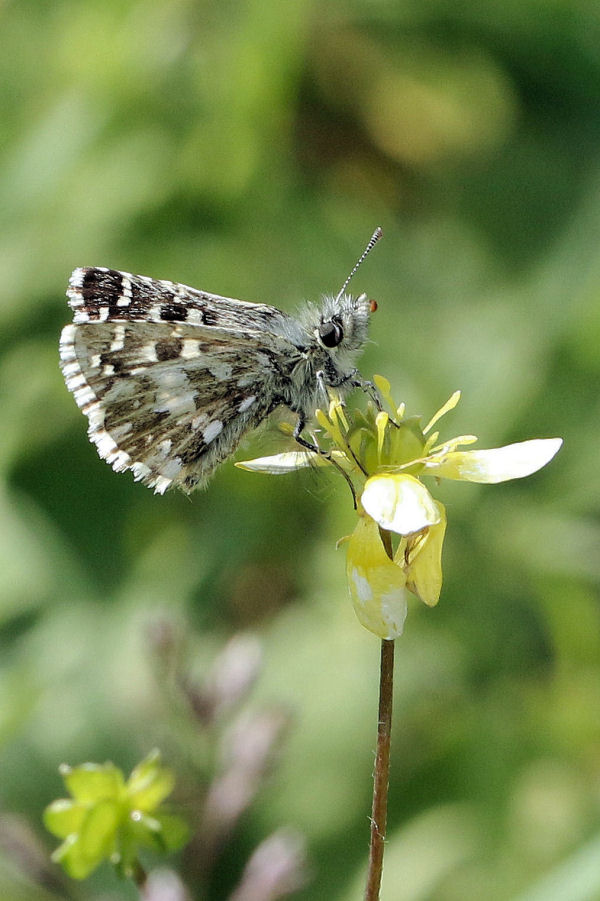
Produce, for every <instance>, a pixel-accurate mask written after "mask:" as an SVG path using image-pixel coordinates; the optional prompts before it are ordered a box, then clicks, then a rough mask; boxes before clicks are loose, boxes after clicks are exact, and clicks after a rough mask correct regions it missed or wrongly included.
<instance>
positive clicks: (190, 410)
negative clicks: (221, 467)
mask: <svg viewBox="0 0 600 901" xmlns="http://www.w3.org/2000/svg"><path fill="white" fill-rule="evenodd" d="M134 286H137V287H135V288H134ZM165 286H168V287H165ZM138 289H139V290H138ZM142 290H143V293H142ZM188 291H193V289H187V288H184V286H181V285H175V284H174V283H170V282H156V281H153V280H150V279H142V277H140V276H131V275H128V274H125V273H116V272H115V271H114V270H98V269H92V270H89V269H88V270H75V273H74V274H73V277H72V279H71V283H70V287H69V292H68V296H69V299H70V304H71V306H72V308H73V310H74V312H75V316H74V320H75V321H74V323H73V324H71V325H67V326H66V327H65V328H64V329H63V332H62V335H61V343H60V356H61V368H62V371H63V375H64V377H65V380H66V383H67V387H68V388H69V389H70V390H71V391H72V392H73V394H74V396H75V399H76V401H77V404H78V405H79V407H80V408H81V409H82V411H83V412H84V413H85V415H86V416H87V417H88V420H89V428H88V434H89V437H90V440H92V441H93V442H94V443H95V444H96V447H97V449H98V453H99V454H100V456H101V457H102V458H103V459H105V460H107V462H108V463H110V464H111V465H112V466H113V468H114V469H115V470H117V471H122V470H126V469H131V470H132V471H133V473H134V477H135V478H136V480H141V481H143V482H144V483H145V484H147V485H148V486H149V487H152V488H154V490H155V491H156V492H159V493H161V494H162V493H163V492H164V491H166V489H167V488H169V487H171V486H172V485H177V486H179V487H180V488H182V489H183V490H184V491H186V492H187V491H191V490H192V488H193V487H194V486H195V485H196V484H198V483H199V482H201V481H204V480H205V479H206V478H207V477H208V476H209V475H210V474H211V473H212V471H213V470H214V469H215V467H216V466H217V465H218V463H220V462H221V460H223V459H224V458H225V457H227V456H229V455H230V454H231V453H232V452H233V451H234V450H235V448H236V447H237V445H238V443H239V441H240V439H241V438H242V436H243V435H244V434H245V432H247V431H248V430H249V429H252V428H254V427H255V426H256V425H258V423H259V422H260V421H261V420H262V419H264V417H265V416H266V415H267V414H268V413H269V412H270V410H271V409H272V408H273V406H275V405H276V403H277V399H276V398H275V396H274V389H273V384H274V382H275V380H276V372H277V368H278V365H279V363H280V358H281V360H283V358H285V355H286V351H287V352H289V349H288V347H287V342H285V340H284V339H283V338H280V337H276V336H274V335H270V334H268V333H267V334H265V332H264V331H261V330H260V329H259V323H260V321H261V320H265V319H266V318H268V315H269V311H272V312H271V315H272V316H277V315H283V314H280V313H279V311H278V310H275V309H274V308H271V307H266V306H263V305H259V304H243V303H242V302H241V301H235V300H232V299H229V298H219V297H218V296H217V295H206V294H204V293H203V292H195V291H194V292H193V294H188V293H186V292H188ZM94 292H95V293H94ZM165 292H168V293H169V296H168V297H167V296H165ZM175 296H176V297H177V300H175V299H174V297H175ZM198 297H200V300H199V299H198ZM125 300H127V301H128V303H127V304H125ZM236 304H240V306H241V312H240V311H238V315H237V318H236V317H235V310H236ZM221 305H222V306H223V308H222V309H221ZM246 307H249V308H251V309H250V310H249V311H248V310H246ZM255 308H256V309H255ZM247 314H248V315H247ZM131 316H135V319H134V320H133V321H132V319H131V318H130V317H131ZM175 316H177V317H178V318H175ZM211 317H212V321H214V323H215V324H214V325H209V324H208V323H207V319H211ZM234 324H236V325H237V328H234V327H233V325H234ZM240 324H241V325H242V326H243V328H240ZM255 326H256V327H255Z"/></svg>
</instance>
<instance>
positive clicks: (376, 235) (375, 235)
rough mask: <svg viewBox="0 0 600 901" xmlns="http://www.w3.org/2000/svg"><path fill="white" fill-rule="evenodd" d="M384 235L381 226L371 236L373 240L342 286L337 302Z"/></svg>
mask: <svg viewBox="0 0 600 901" xmlns="http://www.w3.org/2000/svg"><path fill="white" fill-rule="evenodd" d="M382 235H383V232H382V230H381V229H380V228H379V226H378V227H377V228H376V229H375V231H374V232H373V234H372V235H371V238H370V240H369V243H368V244H367V246H366V247H365V249H364V250H363V252H362V253H361V255H360V256H359V258H358V260H357V261H356V264H355V265H354V267H353V269H352V272H351V273H350V275H349V276H348V278H347V279H346V281H345V282H344V284H343V285H342V287H341V289H340V292H339V294H338V296H337V297H336V300H339V299H340V297H341V296H342V294H343V293H344V291H345V290H346V288H347V287H348V285H349V284H350V281H351V279H352V276H353V275H354V273H355V272H356V270H357V269H358V267H359V266H360V264H361V263H362V261H363V260H364V259H365V257H366V256H368V254H369V253H370V252H371V251H372V250H373V248H374V247H375V245H376V244H377V242H378V241H379V239H380V238H381V236H382Z"/></svg>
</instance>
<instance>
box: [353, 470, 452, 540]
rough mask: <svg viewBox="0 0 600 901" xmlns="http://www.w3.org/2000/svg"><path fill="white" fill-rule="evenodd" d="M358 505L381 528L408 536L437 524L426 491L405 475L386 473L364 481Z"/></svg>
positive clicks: (416, 480)
mask: <svg viewBox="0 0 600 901" xmlns="http://www.w3.org/2000/svg"><path fill="white" fill-rule="evenodd" d="M361 503H362V505H363V507H364V508H365V510H366V511H367V513H368V514H369V516H371V517H372V518H373V519H374V520H375V522H376V523H378V524H379V525H380V526H381V528H382V529H389V530H390V531H391V532H397V533H398V534H399V535H412V534H413V533H414V532H419V531H420V530H421V529H424V528H425V527H426V526H433V525H435V524H436V523H438V522H439V521H440V513H439V510H438V508H437V506H436V503H435V501H434V500H433V498H432V497H431V495H430V493H429V492H428V490H427V488H425V486H424V485H422V484H421V482H419V480H418V479H415V477H414V476H409V475H406V474H405V473H388V474H386V475H380V476H373V477H372V478H370V479H368V480H367V484H366V485H365V490H364V491H363V494H362V497H361Z"/></svg>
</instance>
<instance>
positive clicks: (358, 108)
mask: <svg viewBox="0 0 600 901" xmlns="http://www.w3.org/2000/svg"><path fill="white" fill-rule="evenodd" d="M599 21H600V20H599V17H598V6H597V2H593V0H545V2H540V0H519V2H515V3H506V2H505V0H488V2H486V3H481V2H480V0H464V2H461V3H448V2H447V0H431V2H428V3H422V2H421V3H415V2H410V0H398V2H394V3H391V2H383V0H333V2H329V3H323V2H315V0H294V2H291V3H290V2H287V3H285V2H269V0H236V2H232V0H219V2H216V0H205V2H199V0H152V2H150V0H119V2H117V0H86V2H85V3H82V2H80V0H52V2H47V0H46V2H44V0H21V2H18V3H4V4H2V6H1V8H0V41H1V42H2V53H0V97H1V108H2V137H3V141H2V150H1V151H0V159H1V161H2V164H1V169H0V217H1V218H2V227H1V228H0V405H1V409H2V418H1V423H2V441H1V442H0V643H1V648H2V654H1V656H0V709H1V710H2V717H1V718H0V772H1V773H2V786H1V787H2V806H3V815H2V829H3V833H2V834H3V835H5V836H8V837H10V839H11V840H10V841H8V840H6V841H3V842H2V843H1V847H0V897H2V898H7V899H13V898H14V899H19V901H21V899H26V901H49V899H50V901H64V899H65V898H70V897H72V894H71V891H72V888H71V889H67V888H65V886H64V884H63V883H61V882H59V881H58V877H60V876H61V875H62V874H61V872H60V869H59V868H58V867H56V866H54V867H53V869H52V870H50V871H49V870H47V869H44V867H43V866H41V865H40V861H47V860H48V857H49V854H50V845H51V842H50V841H49V840H48V836H46V835H44V833H43V829H42V828H41V826H40V819H41V811H42V810H43V809H44V808H45V807H46V805H47V804H48V803H49V802H50V800H51V799H52V798H54V797H58V795H59V793H60V789H59V785H58V784H57V780H56V769H57V765H58V763H59V762H60V761H61V760H66V759H68V760H105V759H107V758H109V759H112V760H118V761H119V762H121V764H122V766H123V767H124V769H125V771H128V770H129V768H130V767H132V766H134V765H135V762H136V761H138V760H139V759H140V758H141V757H142V756H143V755H144V754H145V751H146V749H147V748H150V747H154V746H155V745H156V746H159V747H161V749H162V750H163V753H164V754H165V756H166V757H167V758H168V760H169V761H170V762H171V763H172V766H173V769H174V772H175V773H176V774H177V786H178V788H179V790H180V791H181V792H182V796H183V798H184V799H186V801H187V802H188V804H189V808H190V812H191V813H192V816H191V818H190V822H191V823H192V824H193V825H194V833H196V831H197V824H198V823H199V822H204V819H203V818H205V819H206V822H208V821H209V820H210V818H209V817H208V811H207V807H206V805H207V801H208V800H210V799H211V798H213V797H214V796H217V797H220V798H222V797H223V795H222V794H221V795H219V793H218V791H217V786H218V785H220V784H221V782H220V780H221V779H223V778H224V776H225V774H231V772H233V773H234V774H237V775H239V773H240V772H241V771H242V772H243V773H244V774H245V775H244V778H243V779H242V780H241V784H242V785H244V786H245V787H246V788H248V792H247V795H249V796H251V798H252V799H253V804H252V806H251V808H250V806H249V805H247V806H245V807H243V806H242V807H241V808H237V810H238V811H239V810H240V809H241V813H239V814H238V815H236V816H233V814H232V816H231V820H229V821H227V822H228V826H227V828H225V827H224V826H223V823H222V821H221V820H218V825H219V829H217V828H216V827H215V825H214V822H215V821H214V818H213V819H212V820H210V822H211V823H212V826H211V828H210V829H209V828H208V826H207V825H206V823H205V831H204V832H202V841H201V842H199V843H197V842H196V841H195V840H194V842H193V844H192V846H191V849H192V850H191V851H189V852H188V851H186V853H185V854H184V856H183V858H182V861H181V865H179V863H178V865H177V866H178V871H179V872H180V873H181V878H182V879H183V881H184V882H185V883H186V885H187V886H188V888H189V892H190V895H191V896H192V897H194V898H204V897H210V898H211V899H215V901H222V899H225V898H227V897H228V896H229V895H231V893H232V891H233V890H234V886H236V885H237V884H238V883H239V882H240V880H241V879H242V878H244V877H243V875H242V874H243V873H244V869H245V865H246V861H247V860H248V858H249V857H251V855H252V853H253V850H252V849H256V848H257V847H260V845H261V844H262V842H263V841H265V839H266V837H267V836H270V835H271V834H272V833H273V832H274V831H275V830H278V829H279V828H280V827H282V826H288V825H289V826H292V827H293V828H295V829H296V830H301V831H302V832H303V833H304V834H305V835H306V838H307V841H308V845H309V849H310V857H311V869H312V873H313V874H314V878H313V881H312V884H310V885H306V886H305V887H304V888H303V889H302V891H301V893H300V898H301V899H302V901H320V899H322V898H328V899H331V901H343V899H344V901H345V899H346V898H351V897H352V898H356V897H357V896H359V895H360V890H357V889H356V885H362V868H363V866H364V856H365V849H366V841H367V827H368V823H367V817H368V813H369V809H370V796H369V793H370V775H371V770H372V748H373V742H374V730H375V715H374V709H375V707H374V705H375V693H376V678H377V676H376V669H377V660H378V654H379V649H378V644H377V640H376V639H375V638H371V636H369V635H368V634H367V633H366V632H364V630H362V629H361V628H360V626H358V625H357V624H356V621H355V617H354V614H353V611H352V609H351V604H350V602H349V600H348V598H347V594H346V586H345V575H344V559H343V551H342V552H340V553H336V550H335V542H336V540H337V538H338V537H339V536H340V535H343V534H348V533H349V532H350V531H351V530H352V528H353V517H352V515H350V513H349V511H348V499H347V497H346V492H347V488H346V487H345V485H344V484H343V480H342V479H341V478H339V477H337V478H336V477H335V476H333V477H332V478H331V479H329V480H328V479H327V476H326V474H325V473H324V472H322V471H321V470H319V471H318V472H316V473H311V472H306V473H299V474H293V475H289V476H282V477H280V478H279V479H267V478H265V477H264V476H260V475H256V476H253V475H252V474H248V473H242V472H239V471H237V470H236V469H235V468H234V467H233V466H231V465H229V464H225V465H224V466H223V467H222V468H221V470H220V472H219V473H218V474H217V476H216V478H215V479H214V481H213V482H212V483H211V485H210V486H209V488H208V490H207V491H205V492H201V493H197V494H196V495H194V496H192V498H191V499H190V500H187V499H186V498H184V497H181V496H178V495H175V494H173V495H166V496H165V497H163V498H157V497H154V496H153V495H152V493H151V492H149V491H147V490H146V489H144V488H143V487H141V486H140V485H134V484H133V481H132V479H131V477H130V476H129V475H127V474H124V475H116V474H114V473H113V472H112V471H111V470H110V468H109V467H108V466H107V465H106V464H104V463H103V462H101V461H100V460H99V459H98V457H97V455H96V453H95V450H94V449H93V447H91V446H90V444H89V442H88V440H87V437H86V435H85V419H84V417H83V416H82V415H81V413H80V412H79V411H78V410H77V409H76V407H75V404H74V403H73V399H72V397H71V396H70V395H69V394H68V392H67V391H66V389H65V386H64V383H63V381H62V378H61V375H60V372H59V369H58V352H57V342H58V335H59V332H60V328H61V327H62V326H63V325H64V324H65V323H66V322H67V321H68V320H69V318H70V316H69V313H68V310H67V304H66V298H65V296H64V291H65V288H66V284H67V279H68V276H69V273H70V271H71V270H72V269H73V268H74V267H75V266H80V265H92V266H93V265H107V266H114V267H116V268H121V269H126V270H129V271H134V272H141V273H144V274H147V275H151V276H156V277H159V278H160V277H164V278H173V279H176V280H179V281H183V282H185V283H187V284H192V285H196V286H198V287H200V288H206V289H207V290H209V291H215V292H218V293H222V294H228V295H231V296H233V297H240V298H242V299H247V300H250V301H262V302H267V303H273V304H275V305H279V306H281V307H283V308H285V309H288V310H290V309H293V307H294V305H295V304H296V303H297V302H299V301H301V300H302V299H305V298H306V299H311V298H316V297H318V296H319V295H320V294H321V292H323V291H330V292H335V291H336V290H338V289H339V287H340V286H341V284H342V283H343V280H344V278H345V276H346V274H347V272H348V270H349V268H350V266H351V265H352V263H353V262H354V260H355V258H356V256H357V254H358V253H359V252H360V250H361V248H362V247H363V246H364V242H365V240H366V239H367V238H368V236H369V234H371V232H372V230H373V228H374V227H375V226H376V225H381V226H382V227H383V230H384V238H383V240H382V241H381V242H380V244H379V245H378V246H377V248H376V250H374V251H373V253H372V255H371V256H370V257H369V259H368V260H367V261H366V263H365V265H364V266H363V267H362V268H361V270H360V271H359V273H358V274H357V276H356V280H355V290H357V291H362V290H365V291H367V292H368V294H369V296H370V297H371V296H372V297H374V298H376V299H377V301H378V303H379V309H378V311H377V313H376V314H375V315H374V316H373V319H372V324H371V330H370V337H371V338H372V341H373V343H372V344H370V345H369V347H368V349H367V352H366V353H365V354H364V357H363V360H362V361H361V371H362V372H363V374H364V375H365V377H369V376H371V375H372V374H373V373H374V372H385V373H386V375H387V376H388V377H389V378H390V381H391V382H392V385H393V387H394V395H395V399H396V400H397V402H400V401H406V403H407V408H408V409H409V410H411V411H417V412H421V411H423V412H425V413H426V412H427V411H431V410H435V409H437V408H438V407H439V405H440V404H441V403H442V402H443V400H444V399H445V398H446V397H448V395H449V394H450V392H451V391H453V390H454V389H456V388H460V389H462V397H463V400H462V402H461V405H460V407H459V408H458V409H457V410H456V411H453V412H452V413H451V414H449V415H448V417H447V428H448V434H459V433H461V432H466V431H470V430H471V428H472V427H473V424H474V423H475V424H476V428H477V432H478V435H479V438H480V446H481V447H494V446H500V445H504V444H509V443H511V442H513V441H519V440H522V439H527V438H536V437H544V436H552V435H562V436H563V437H564V438H565V444H564V448H563V450H562V451H561V453H560V455H559V456H558V457H557V459H556V460H555V461H554V463H553V464H552V466H551V467H549V468H548V469H546V470H544V471H542V472H541V473H539V474H537V475H535V476H533V477H532V478H531V479H527V480H525V481H522V482H518V483H511V484H507V485H502V486H499V487H497V488H496V489H494V490H490V489H487V488H485V487H480V486H477V485H464V484H463V485H454V484H452V483H448V482H445V483H444V484H443V485H441V486H440V488H439V497H440V500H441V501H442V502H443V503H444V504H445V505H446V507H447V509H448V519H449V521H451V524H452V528H451V530H449V531H448V534H447V536H446V539H445V547H444V560H443V567H444V588H443V591H442V595H441V598H440V602H439V605H438V606H437V607H436V608H435V609H434V610H429V609H425V608H424V607H423V605H420V604H419V602H418V601H415V603H414V605H413V606H412V607H411V609H410V610H409V615H408V619H407V627H406V629H405V633H404V635H403V637H402V639H401V640H400V643H399V647H398V649H397V655H396V657H397V667H396V672H397V675H396V687H397V691H396V699H395V716H396V720H395V723H394V743H393V760H392V777H391V778H392V786H391V804H392V807H391V810H390V816H389V844H388V852H387V860H386V872H385V874H384V895H383V898H384V901H420V899H423V898H427V899H428V901H455V899H456V898H460V899H461V901H477V899H480V898H481V897H485V898H486V899H488V901H513V899H514V898H516V897H518V895H519V893H522V894H524V893H526V892H527V891H530V892H531V893H532V896H533V897H535V895H534V894H533V893H534V889H535V886H536V885H538V884H539V885H541V886H544V885H548V884H549V883H548V882H545V880H550V882H553V884H558V885H560V893H559V894H558V895H556V896H557V897H560V898H561V901H574V899H575V897H577V896H576V894H575V891H576V888H575V887H576V886H577V885H578V884H580V882H578V881H577V878H576V875H573V873H574V871H577V872H578V873H579V874H581V873H583V874H584V875H585V877H586V879H588V882H587V885H586V891H587V894H586V895H585V896H584V897H585V898H586V901H592V899H593V901H599V899H600V885H599V884H598V875H597V874H598V867H596V869H595V873H596V875H595V877H593V878H595V879H596V882H593V881H591V878H590V877H589V873H590V871H592V870H593V868H590V867H589V863H586V862H585V861H589V859H590V855H589V854H588V849H589V848H592V849H593V848H594V847H595V843H596V842H597V837H598V835H600V805H599V803H598V792H597V782H598V776H597V774H598V735H599V734H600V663H599V661H600V612H599V611H600V605H599V603H598V585H599V582H600V566H599V555H598V546H599V542H600V529H599V526H598V498H599V497H600V476H599V469H598V464H597V455H598V447H599V446H600V416H599V415H598V414H599V412H600V410H599V406H600V401H599V396H598V384H599V382H600V354H599V353H598V348H599V347H600V304H599V302H598V299H599V297H600V254H599V253H598V247H599V246H600V178H599V173H600V34H599V30H600V29H599ZM290 447H292V444H291V443H290V444H289V445H285V444H284V445H283V446H282V439H281V436H280V434H279V432H278V431H277V430H275V429H273V428H272V427H267V428H265V429H263V430H262V431H261V433H260V434H259V435H257V436H255V437H254V438H252V439H251V440H250V441H249V442H248V443H247V444H246V446H245V447H244V448H243V449H242V452H241V456H242V457H243V458H246V459H247V458H249V457H252V456H259V455H266V454H274V453H277V452H280V451H282V450H284V449H289V448H290ZM338 482H339V483H341V484H339V485H338ZM436 496H437V495H436ZM248 630H252V631H253V632H254V633H256V635H257V636H258V638H259V639H260V644H261V646H262V648H263V651H262V653H263V655H264V662H263V667H262V672H261V677H260V680H258V683H257V685H256V689H255V695H254V696H253V698H252V704H253V705H255V706H256V707H259V708H260V707H261V705H263V704H277V705H281V706H283V708H284V709H285V710H286V711H288V712H291V713H293V723H294V724H295V725H294V727H293V728H292V729H291V731H290V734H289V737H288V740H287V743H286V745H285V747H284V748H282V749H280V755H279V764H278V766H277V767H275V766H273V768H272V769H271V771H270V772H271V781H270V782H266V783H265V782H264V781H259V782H258V785H257V782H256V780H255V779H254V775H253V772H252V771H250V772H249V765H248V763H247V758H246V757H245V756H244V753H243V752H245V751H247V750H248V749H254V750H255V751H256V749H257V747H259V746H260V742H259V741H258V737H257V735H256V733H258V736H261V735H264V731H265V730H266V726H265V724H264V722H263V720H260V728H259V726H258V725H257V726H256V732H255V731H254V730H252V731H251V733H249V732H248V729H247V725H246V727H245V729H244V728H242V727H243V723H240V722H239V721H238V718H239V717H241V715H242V708H241V707H240V706H239V700H238V701H235V700H231V701H230V706H229V708H228V711H224V710H223V709H222V708H219V714H218V716H215V717H212V718H211V717H208V718H206V710H207V707H206V705H205V700H206V698H205V697H204V695H203V696H202V699H201V702H200V701H199V700H198V698H195V699H194V703H192V702H191V701H189V702H188V700H187V699H186V698H185V697H183V698H182V694H185V692H184V690H183V688H182V684H184V683H182V678H181V677H182V674H183V675H185V684H184V687H186V691H187V689H189V686H190V685H191V686H196V685H197V683H198V681H199V680H201V679H202V678H204V676H205V675H206V673H209V672H211V671H212V669H211V668H212V661H213V660H214V659H215V657H217V656H218V651H219V649H220V648H221V647H222V646H223V645H225V646H227V645H226V641H227V638H228V637H229V636H230V635H231V634H233V633H237V632H239V631H242V632H247V631H248ZM165 635H167V636H171V637H170V638H167V637H165ZM173 635H175V636H176V637H175V638H173V637H172V636H173ZM225 670H226V672H227V673H228V674H229V678H230V680H231V681H233V682H234V681H235V680H234V679H233V675H234V674H235V673H238V669H237V668H236V666H235V665H234V663H229V664H228V667H226V668H225ZM228 684H231V683H228ZM188 693H189V692H188ZM211 697H212V695H211ZM251 706H252V705H251ZM208 709H210V710H213V709H214V704H212V702H211V704H209V705H208ZM243 712H244V716H245V717H246V720H249V719H250V715H251V712H252V711H251V710H248V709H244V711H243ZM290 715H291V714H290ZM207 723H208V725H206V724H207ZM234 725H236V726H237V727H238V728H239V730H240V732H241V734H242V735H243V736H244V740H243V741H242V740H241V739H240V740H238V739H235V735H238V734H240V733H238V732H236V730H235V729H234ZM261 729H262V730H263V731H262V732H261ZM234 739H235V740H234ZM251 739H252V740H251ZM224 749H225V750H224ZM244 766H245V767H246V768H245V769H244ZM231 782H234V783H235V784H236V785H237V784H239V783H238V782H235V780H233V777H231V780H230V781H228V782H227V784H228V785H230V784H231ZM250 786H254V787H255V791H254V794H252V792H251V791H250ZM213 789H214V791H213ZM226 797H227V800H230V797H229V796H228V795H227V796H226ZM210 809H211V810H212V808H210ZM221 812H222V811H221ZM151 816H154V814H151ZM25 824H29V826H28V827H27V828H25ZM42 835H43V838H42ZM592 856H593V855H592ZM570 864H572V867H571V866H570ZM553 875H555V876H556V879H555V880H554V881H553V880H552V877H553ZM409 876H410V877H411V878H409ZM569 885H570V886H571V887H572V891H571V890H570V889H569ZM76 888H77V887H76ZM84 890H85V898H86V901H98V899H100V898H106V897H111V899H118V901H131V899H132V897H133V895H132V890H131V887H129V886H128V885H127V884H126V883H122V882H120V881H118V880H116V879H115V877H114V873H113V872H112V870H111V868H110V867H101V868H99V869H98V870H97V871H94V873H92V875H91V876H90V878H89V879H88V881H87V882H86V884H85V889H84ZM570 891H571V893H570V894H569V892H570Z"/></svg>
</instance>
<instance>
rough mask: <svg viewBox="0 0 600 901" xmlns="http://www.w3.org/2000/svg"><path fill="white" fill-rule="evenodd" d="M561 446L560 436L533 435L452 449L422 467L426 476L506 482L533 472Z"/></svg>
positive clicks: (471, 480) (548, 460)
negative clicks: (497, 443)
mask: <svg viewBox="0 0 600 901" xmlns="http://www.w3.org/2000/svg"><path fill="white" fill-rule="evenodd" d="M561 445H562V438H534V439H533V440H532V441H520V442H518V443H517V444H507V445H506V446H505V447H494V448H490V449H489V450H473V451H453V452H451V453H448V454H444V455H443V456H440V458H439V459H438V460H435V459H430V460H428V461H427V462H426V463H425V470H426V472H428V473H429V474H430V475H434V476H440V477H442V478H445V479H462V480H464V481H466V482H488V483H492V482H506V481H507V480H508V479H522V478H524V477H525V476H530V475H531V474H532V473H534V472H537V471H538V469H541V468H542V466H545V465H546V463H549V462H550V460H551V459H552V457H554V455H555V454H556V453H558V450H559V449H560V446H561Z"/></svg>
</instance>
